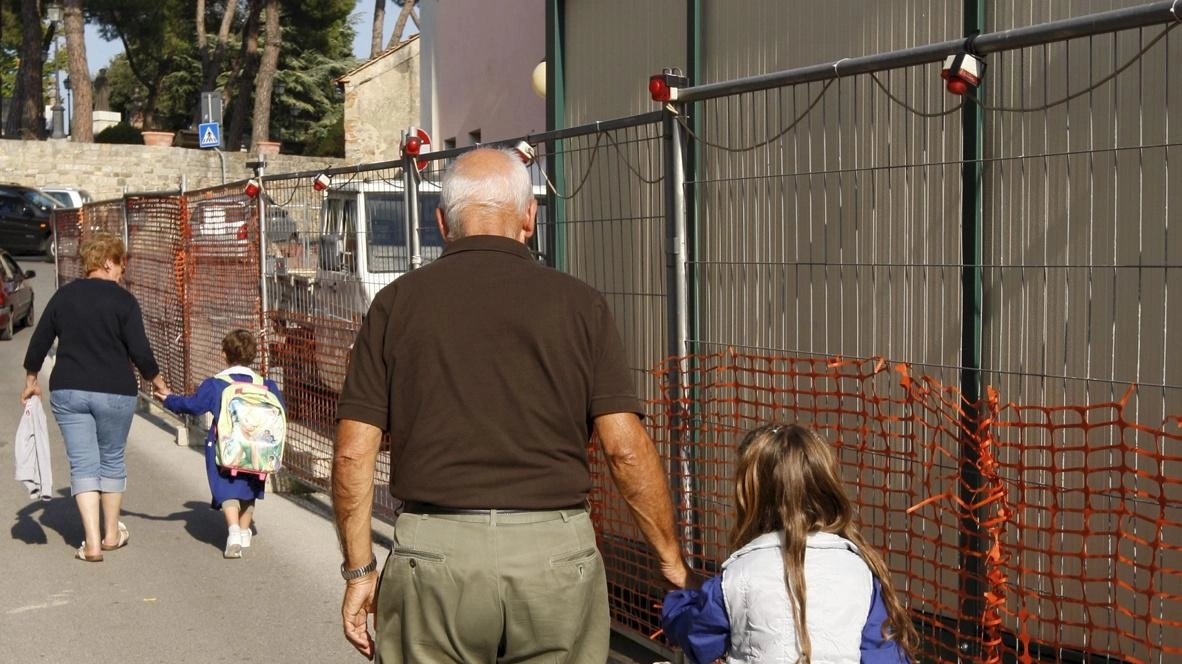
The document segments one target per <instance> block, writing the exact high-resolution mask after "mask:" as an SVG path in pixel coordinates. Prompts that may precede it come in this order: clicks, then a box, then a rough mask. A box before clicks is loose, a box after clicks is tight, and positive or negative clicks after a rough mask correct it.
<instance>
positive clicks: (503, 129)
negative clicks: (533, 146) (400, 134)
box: [419, 0, 546, 150]
mask: <svg viewBox="0 0 1182 664" xmlns="http://www.w3.org/2000/svg"><path fill="white" fill-rule="evenodd" d="M419 7H420V11H421V12H422V14H421V15H422V24H423V33H422V39H423V106H422V108H423V113H422V117H423V127H424V128H425V129H427V131H428V132H430V134H431V138H432V140H433V141H434V142H435V145H433V146H432V147H433V149H437V150H438V149H443V148H444V147H448V146H449V143H448V141H449V140H454V141H455V146H456V147H463V146H466V145H472V144H473V143H476V142H484V143H487V142H492V141H498V140H502V139H507V138H516V137H518V136H524V135H526V134H532V133H540V132H543V131H545V130H546V102H545V100H543V99H542V98H541V97H538V96H537V94H535V93H534V92H533V89H532V87H531V76H532V74H533V70H534V67H536V66H537V65H538V63H539V62H541V61H542V59H544V58H545V56H546V3H545V1H544V0H497V2H441V1H440V0H423V1H422V2H420V3H419Z"/></svg>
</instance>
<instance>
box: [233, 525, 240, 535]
mask: <svg viewBox="0 0 1182 664" xmlns="http://www.w3.org/2000/svg"><path fill="white" fill-rule="evenodd" d="M241 530H242V529H241V528H239V527H238V524H234V525H232V526H230V534H231V535H237V534H238V533H239V532H240V531H241Z"/></svg>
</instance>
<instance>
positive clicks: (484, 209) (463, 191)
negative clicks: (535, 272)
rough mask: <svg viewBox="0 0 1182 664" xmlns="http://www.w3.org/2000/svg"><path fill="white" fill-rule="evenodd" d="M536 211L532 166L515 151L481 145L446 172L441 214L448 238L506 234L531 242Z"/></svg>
mask: <svg viewBox="0 0 1182 664" xmlns="http://www.w3.org/2000/svg"><path fill="white" fill-rule="evenodd" d="M536 212H537V202H536V201H535V200H534V197H533V185H532V184H531V182H530V178H529V171H528V170H527V169H526V168H525V164H523V163H521V159H520V158H518V157H517V155H515V154H513V153H512V152H508V151H506V150H495V149H492V148H478V149H476V150H472V151H471V152H466V153H464V154H463V155H461V156H460V157H459V158H458V159H456V161H455V163H454V164H452V166H451V168H449V169H447V172H446V173H445V174H444V175H443V193H442V195H441V196H440V202H439V210H438V211H437V212H436V216H437V217H438V221H439V225H440V231H441V232H442V233H443V234H444V237H446V238H447V239H448V240H456V239H459V238H462V237H467V236H469V235H500V236H503V237H510V238H514V239H516V240H518V241H520V242H525V241H526V240H527V239H529V237H530V236H531V235H533V232H534V215H535V214H536Z"/></svg>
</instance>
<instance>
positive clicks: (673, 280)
mask: <svg viewBox="0 0 1182 664" xmlns="http://www.w3.org/2000/svg"><path fill="white" fill-rule="evenodd" d="M684 110H685V107H684V105H681V104H675V103H669V104H668V105H667V106H666V113H665V118H664V120H663V124H664V130H665V131H664V138H665V255H666V274H667V278H666V282H667V284H666V290H667V296H666V297H667V298H668V303H669V304H668V321H667V330H666V331H667V335H668V351H669V354H670V355H674V356H676V357H678V358H680V359H679V360H678V367H677V371H671V372H669V373H667V374H666V376H668V379H669V380H672V381H674V384H672V385H670V390H669V393H670V395H671V396H672V401H673V404H674V405H673V413H672V416H671V418H670V422H669V427H670V431H669V443H670V446H671V449H670V455H671V457H672V459H673V461H674V463H675V464H676V468H677V473H678V475H679V476H680V477H679V478H678V487H677V496H676V498H677V503H678V509H679V511H680V512H681V517H682V538H683V540H684V541H683V547H684V549H685V553H686V558H687V559H688V561H689V564H690V566H691V567H697V566H698V560H697V559H698V554H699V553H700V552H699V551H698V550H697V548H698V547H697V542H698V541H699V539H700V538H699V537H698V536H697V523H696V522H697V519H696V515H695V512H694V510H693V506H694V494H695V487H694V472H693V471H694V460H693V447H692V441H690V440H688V437H687V436H686V433H687V432H688V430H689V422H690V418H689V413H688V409H687V401H688V399H687V393H688V386H687V382H688V380H687V378H688V376H689V370H688V363H689V357H688V355H689V274H688V272H689V255H688V247H689V242H688V238H687V235H688V234H687V226H686V206H685V133H684V131H683V129H682V126H681V122H680V120H679V116H680V115H681V114H682V112H683V111H684Z"/></svg>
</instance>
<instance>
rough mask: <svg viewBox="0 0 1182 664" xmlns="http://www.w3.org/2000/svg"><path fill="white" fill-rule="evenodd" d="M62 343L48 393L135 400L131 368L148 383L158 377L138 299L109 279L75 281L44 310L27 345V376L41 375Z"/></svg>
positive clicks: (60, 292) (67, 285) (63, 287)
mask: <svg viewBox="0 0 1182 664" xmlns="http://www.w3.org/2000/svg"><path fill="white" fill-rule="evenodd" d="M55 338H56V339H57V340H58V345H57V346H58V348H57V360H56V362H55V364H54V367H53V373H52V374H51V375H50V377H49V389H50V390H86V391H88V392H105V393H108V394H126V395H130V396H135V394H136V392H137V385H136V380H135V374H134V373H133V372H132V368H131V367H132V364H133V363H134V364H135V366H136V367H137V368H138V369H139V370H140V374H142V375H143V377H144V378H145V379H146V380H152V379H153V378H155V377H156V374H158V373H160V368H159V367H158V366H157V365H156V358H155V357H154V356H153V355H152V347H151V346H150V345H149V344H148V336H147V334H146V333H145V332H144V317H143V314H142V313H141V312H140V305H139V302H137V301H136V299H135V296H134V295H132V294H131V293H129V292H128V291H127V290H125V289H124V288H123V287H122V286H120V285H119V284H117V283H115V282H113V281H109V280H106V279H75V280H74V281H71V282H70V283H68V284H66V285H65V286H62V287H61V288H59V289H58V290H57V292H56V293H54V294H53V297H51V298H50V299H49V303H48V304H46V305H45V312H44V313H43V314H41V320H40V322H38V323H37V329H36V330H34V331H33V336H32V338H31V339H30V340H29V349H28V351H27V352H26V353H25V371H28V372H30V373H37V372H39V371H40V370H41V365H42V363H44V361H45V355H46V353H48V352H49V348H50V346H52V345H53V340H54V339H55Z"/></svg>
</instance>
